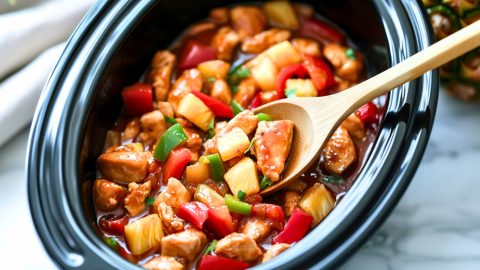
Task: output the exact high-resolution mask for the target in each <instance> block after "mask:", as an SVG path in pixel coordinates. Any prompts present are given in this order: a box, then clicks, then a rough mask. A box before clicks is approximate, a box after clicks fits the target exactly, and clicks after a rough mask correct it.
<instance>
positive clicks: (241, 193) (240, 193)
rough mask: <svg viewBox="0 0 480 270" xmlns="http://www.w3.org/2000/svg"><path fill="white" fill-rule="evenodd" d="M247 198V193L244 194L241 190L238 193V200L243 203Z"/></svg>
mask: <svg viewBox="0 0 480 270" xmlns="http://www.w3.org/2000/svg"><path fill="white" fill-rule="evenodd" d="M245 196H247V193H245V192H243V191H241V190H239V191H238V192H237V198H238V199H239V200H240V201H243V199H244V198H245Z"/></svg>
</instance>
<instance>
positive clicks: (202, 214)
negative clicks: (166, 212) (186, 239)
mask: <svg viewBox="0 0 480 270" xmlns="http://www.w3.org/2000/svg"><path fill="white" fill-rule="evenodd" d="M177 216H178V217H180V218H181V219H183V220H185V221H187V222H190V223H191V224H192V225H193V226H195V227H197V228H198V229H200V230H201V229H202V227H203V223H205V221H206V220H207V218H208V206H206V205H205V204H203V203H201V202H187V203H184V204H183V205H182V206H180V208H179V209H178V212H177Z"/></svg>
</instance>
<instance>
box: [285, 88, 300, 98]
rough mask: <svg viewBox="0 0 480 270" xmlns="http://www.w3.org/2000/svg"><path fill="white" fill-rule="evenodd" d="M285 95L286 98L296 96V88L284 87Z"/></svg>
mask: <svg viewBox="0 0 480 270" xmlns="http://www.w3.org/2000/svg"><path fill="white" fill-rule="evenodd" d="M285 96H287V98H293V97H296V96H297V89H296V88H289V89H285Z"/></svg>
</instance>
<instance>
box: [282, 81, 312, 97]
mask: <svg viewBox="0 0 480 270" xmlns="http://www.w3.org/2000/svg"><path fill="white" fill-rule="evenodd" d="M285 89H295V96H297V97H316V96H317V89H316V88H315V85H313V82H312V80H310V79H288V80H287V83H286V84H285Z"/></svg>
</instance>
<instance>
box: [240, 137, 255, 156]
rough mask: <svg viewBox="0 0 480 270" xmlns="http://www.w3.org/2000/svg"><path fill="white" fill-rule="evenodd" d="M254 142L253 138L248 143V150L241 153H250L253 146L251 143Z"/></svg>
mask: <svg viewBox="0 0 480 270" xmlns="http://www.w3.org/2000/svg"><path fill="white" fill-rule="evenodd" d="M254 142H255V138H253V139H252V140H251V141H250V144H249V145H248V148H247V150H245V152H243V153H244V154H246V153H248V152H249V151H250V149H252V146H253V143H254Z"/></svg>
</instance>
